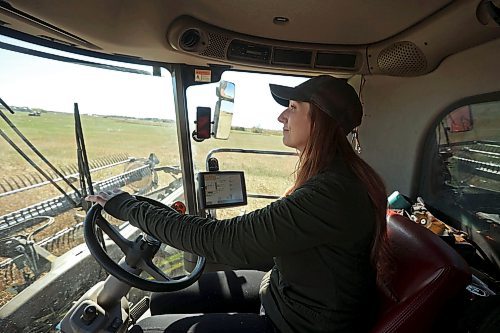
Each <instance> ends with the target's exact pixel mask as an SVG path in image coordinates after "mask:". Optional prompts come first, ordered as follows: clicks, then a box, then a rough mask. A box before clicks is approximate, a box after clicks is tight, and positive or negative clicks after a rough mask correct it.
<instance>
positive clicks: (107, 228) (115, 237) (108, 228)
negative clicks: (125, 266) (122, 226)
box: [96, 214, 134, 254]
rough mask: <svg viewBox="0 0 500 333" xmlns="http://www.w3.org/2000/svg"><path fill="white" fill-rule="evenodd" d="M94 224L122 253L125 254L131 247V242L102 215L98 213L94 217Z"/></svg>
mask: <svg viewBox="0 0 500 333" xmlns="http://www.w3.org/2000/svg"><path fill="white" fill-rule="evenodd" d="M96 224H97V225H98V226H99V228H101V230H102V231H103V232H104V233H105V234H106V235H108V237H109V238H111V240H112V241H113V242H115V244H116V245H118V247H119V248H120V250H122V252H123V253H124V254H127V253H128V252H129V250H130V249H131V248H132V247H133V244H134V243H133V242H131V241H129V240H128V239H126V238H125V237H123V236H122V235H121V234H120V232H118V231H117V230H116V229H115V228H114V227H113V226H112V225H111V224H110V223H109V222H108V221H107V220H106V219H105V218H104V217H102V216H101V215H100V214H99V216H97V218H96Z"/></svg>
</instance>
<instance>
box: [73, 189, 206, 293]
mask: <svg viewBox="0 0 500 333" xmlns="http://www.w3.org/2000/svg"><path fill="white" fill-rule="evenodd" d="M135 197H136V198H137V199H138V200H140V201H146V202H148V203H150V204H153V205H155V206H158V207H161V208H165V209H169V210H174V209H173V208H170V207H168V206H167V205H165V204H163V203H161V202H158V201H156V200H153V199H150V198H146V197H141V196H135ZM101 211H102V207H101V205H97V204H96V205H93V206H92V207H91V208H90V209H89V211H88V213H87V216H86V217H85V221H84V222H83V228H84V237H85V242H86V243H87V247H88V248H89V250H90V253H91V254H92V255H93V256H94V258H95V259H96V260H97V262H98V263H99V264H100V265H101V266H102V267H103V268H104V269H105V270H106V271H107V272H108V273H109V274H111V275H113V276H114V277H115V278H117V279H118V280H120V281H122V282H124V283H126V284H128V285H130V286H133V287H136V288H139V289H142V290H147V291H158V292H165V291H176V290H180V289H184V288H186V287H188V286H190V285H191V284H193V283H194V282H196V281H197V280H198V278H199V277H200V275H201V274H202V272H203V268H204V267H205V258H203V257H198V261H197V262H196V266H195V267H194V269H193V271H192V272H191V273H189V274H188V275H186V276H182V277H175V278H170V277H168V276H167V275H166V274H165V273H164V272H163V271H162V270H161V269H160V268H158V267H157V266H156V265H155V264H154V263H153V261H152V259H153V257H154V255H155V254H156V252H158V250H159V248H160V245H161V242H160V241H158V240H157V239H155V238H154V237H152V236H150V235H147V234H144V233H143V234H142V235H141V236H139V237H138V238H137V239H136V240H135V241H130V240H128V239H126V238H125V237H123V236H122V235H121V234H120V232H118V231H117V230H116V229H115V228H114V227H113V226H112V225H111V224H110V223H109V222H108V221H106V219H105V218H104V217H102V215H101ZM96 225H98V226H99V227H100V228H101V230H102V231H103V232H104V233H105V234H106V235H108V236H109V238H110V239H111V240H112V241H113V242H114V243H115V244H116V245H118V247H119V248H120V250H121V251H122V252H123V253H124V254H125V258H124V259H125V263H124V267H125V268H130V271H128V270H127V269H125V268H124V267H122V266H120V265H119V264H117V263H116V262H114V261H113V260H112V259H111V258H110V257H109V256H108V254H107V253H106V252H105V251H104V250H103V248H102V247H101V245H100V243H99V240H98V238H97V236H96V233H95V231H96ZM127 266H128V267H127ZM141 271H145V272H147V273H148V274H149V275H150V276H152V277H153V278H154V279H153V280H149V279H146V278H142V277H140V276H139V275H136V274H134V273H132V272H139V273H140V272H141ZM139 273H138V274H139Z"/></svg>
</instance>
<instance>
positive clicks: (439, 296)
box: [371, 214, 471, 333]
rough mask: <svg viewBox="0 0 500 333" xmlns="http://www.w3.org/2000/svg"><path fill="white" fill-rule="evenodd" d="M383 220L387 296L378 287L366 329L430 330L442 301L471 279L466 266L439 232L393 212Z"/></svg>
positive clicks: (444, 304)
mask: <svg viewBox="0 0 500 333" xmlns="http://www.w3.org/2000/svg"><path fill="white" fill-rule="evenodd" d="M387 222H388V224H387V229H388V237H389V242H390V247H391V249H392V255H393V260H394V273H393V276H392V278H391V282H390V283H389V285H388V289H389V290H391V291H392V293H393V297H388V296H387V293H385V292H382V291H381V290H380V292H379V294H380V307H379V314H378V316H377V318H376V320H375V323H376V324H375V326H374V328H373V329H372V331H371V332H372V333H382V332H384V333H387V332H405V333H412V332H415V333H416V332H432V331H433V328H434V329H436V327H435V324H436V323H437V322H439V318H443V310H444V309H446V308H447V305H448V306H449V305H450V304H452V302H453V300H456V299H457V298H458V297H460V296H461V295H463V292H464V291H465V287H466V286H467V284H468V283H469V282H470V280H471V272H470V270H469V267H468V265H467V263H466V262H465V261H464V260H463V259H462V257H461V256H460V255H459V254H458V253H457V252H456V251H455V250H454V249H453V248H451V247H450V246H449V245H448V244H446V243H445V242H444V241H443V240H441V239H440V238H439V236H437V235H435V234H434V233H432V232H431V231H429V230H428V229H426V228H424V227H422V226H420V225H418V224H417V223H415V222H413V221H411V220H410V219H409V218H407V217H404V216H401V215H397V214H394V215H390V216H389V218H388V220H387ZM456 304H457V303H456Z"/></svg>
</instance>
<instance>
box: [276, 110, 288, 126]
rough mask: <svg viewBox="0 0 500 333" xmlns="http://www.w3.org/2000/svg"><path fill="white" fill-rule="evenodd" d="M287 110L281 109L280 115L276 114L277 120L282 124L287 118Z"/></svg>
mask: <svg viewBox="0 0 500 333" xmlns="http://www.w3.org/2000/svg"><path fill="white" fill-rule="evenodd" d="M287 111H288V108H286V109H285V110H283V112H281V113H280V115H279V116H278V121H279V122H280V123H282V124H284V123H285V121H286V120H287V114H286V113H287Z"/></svg>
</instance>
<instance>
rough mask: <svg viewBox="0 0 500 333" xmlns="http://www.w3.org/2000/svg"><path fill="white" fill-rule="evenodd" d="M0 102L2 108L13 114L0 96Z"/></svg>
mask: <svg viewBox="0 0 500 333" xmlns="http://www.w3.org/2000/svg"><path fill="white" fill-rule="evenodd" d="M0 103H1V104H2V105H3V106H4V108H6V109H7V110H8V111H9V112H10V113H12V114H14V111H13V110H12V109H11V108H10V106H8V105H7V103H5V102H4V101H3V99H1V98H0Z"/></svg>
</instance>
